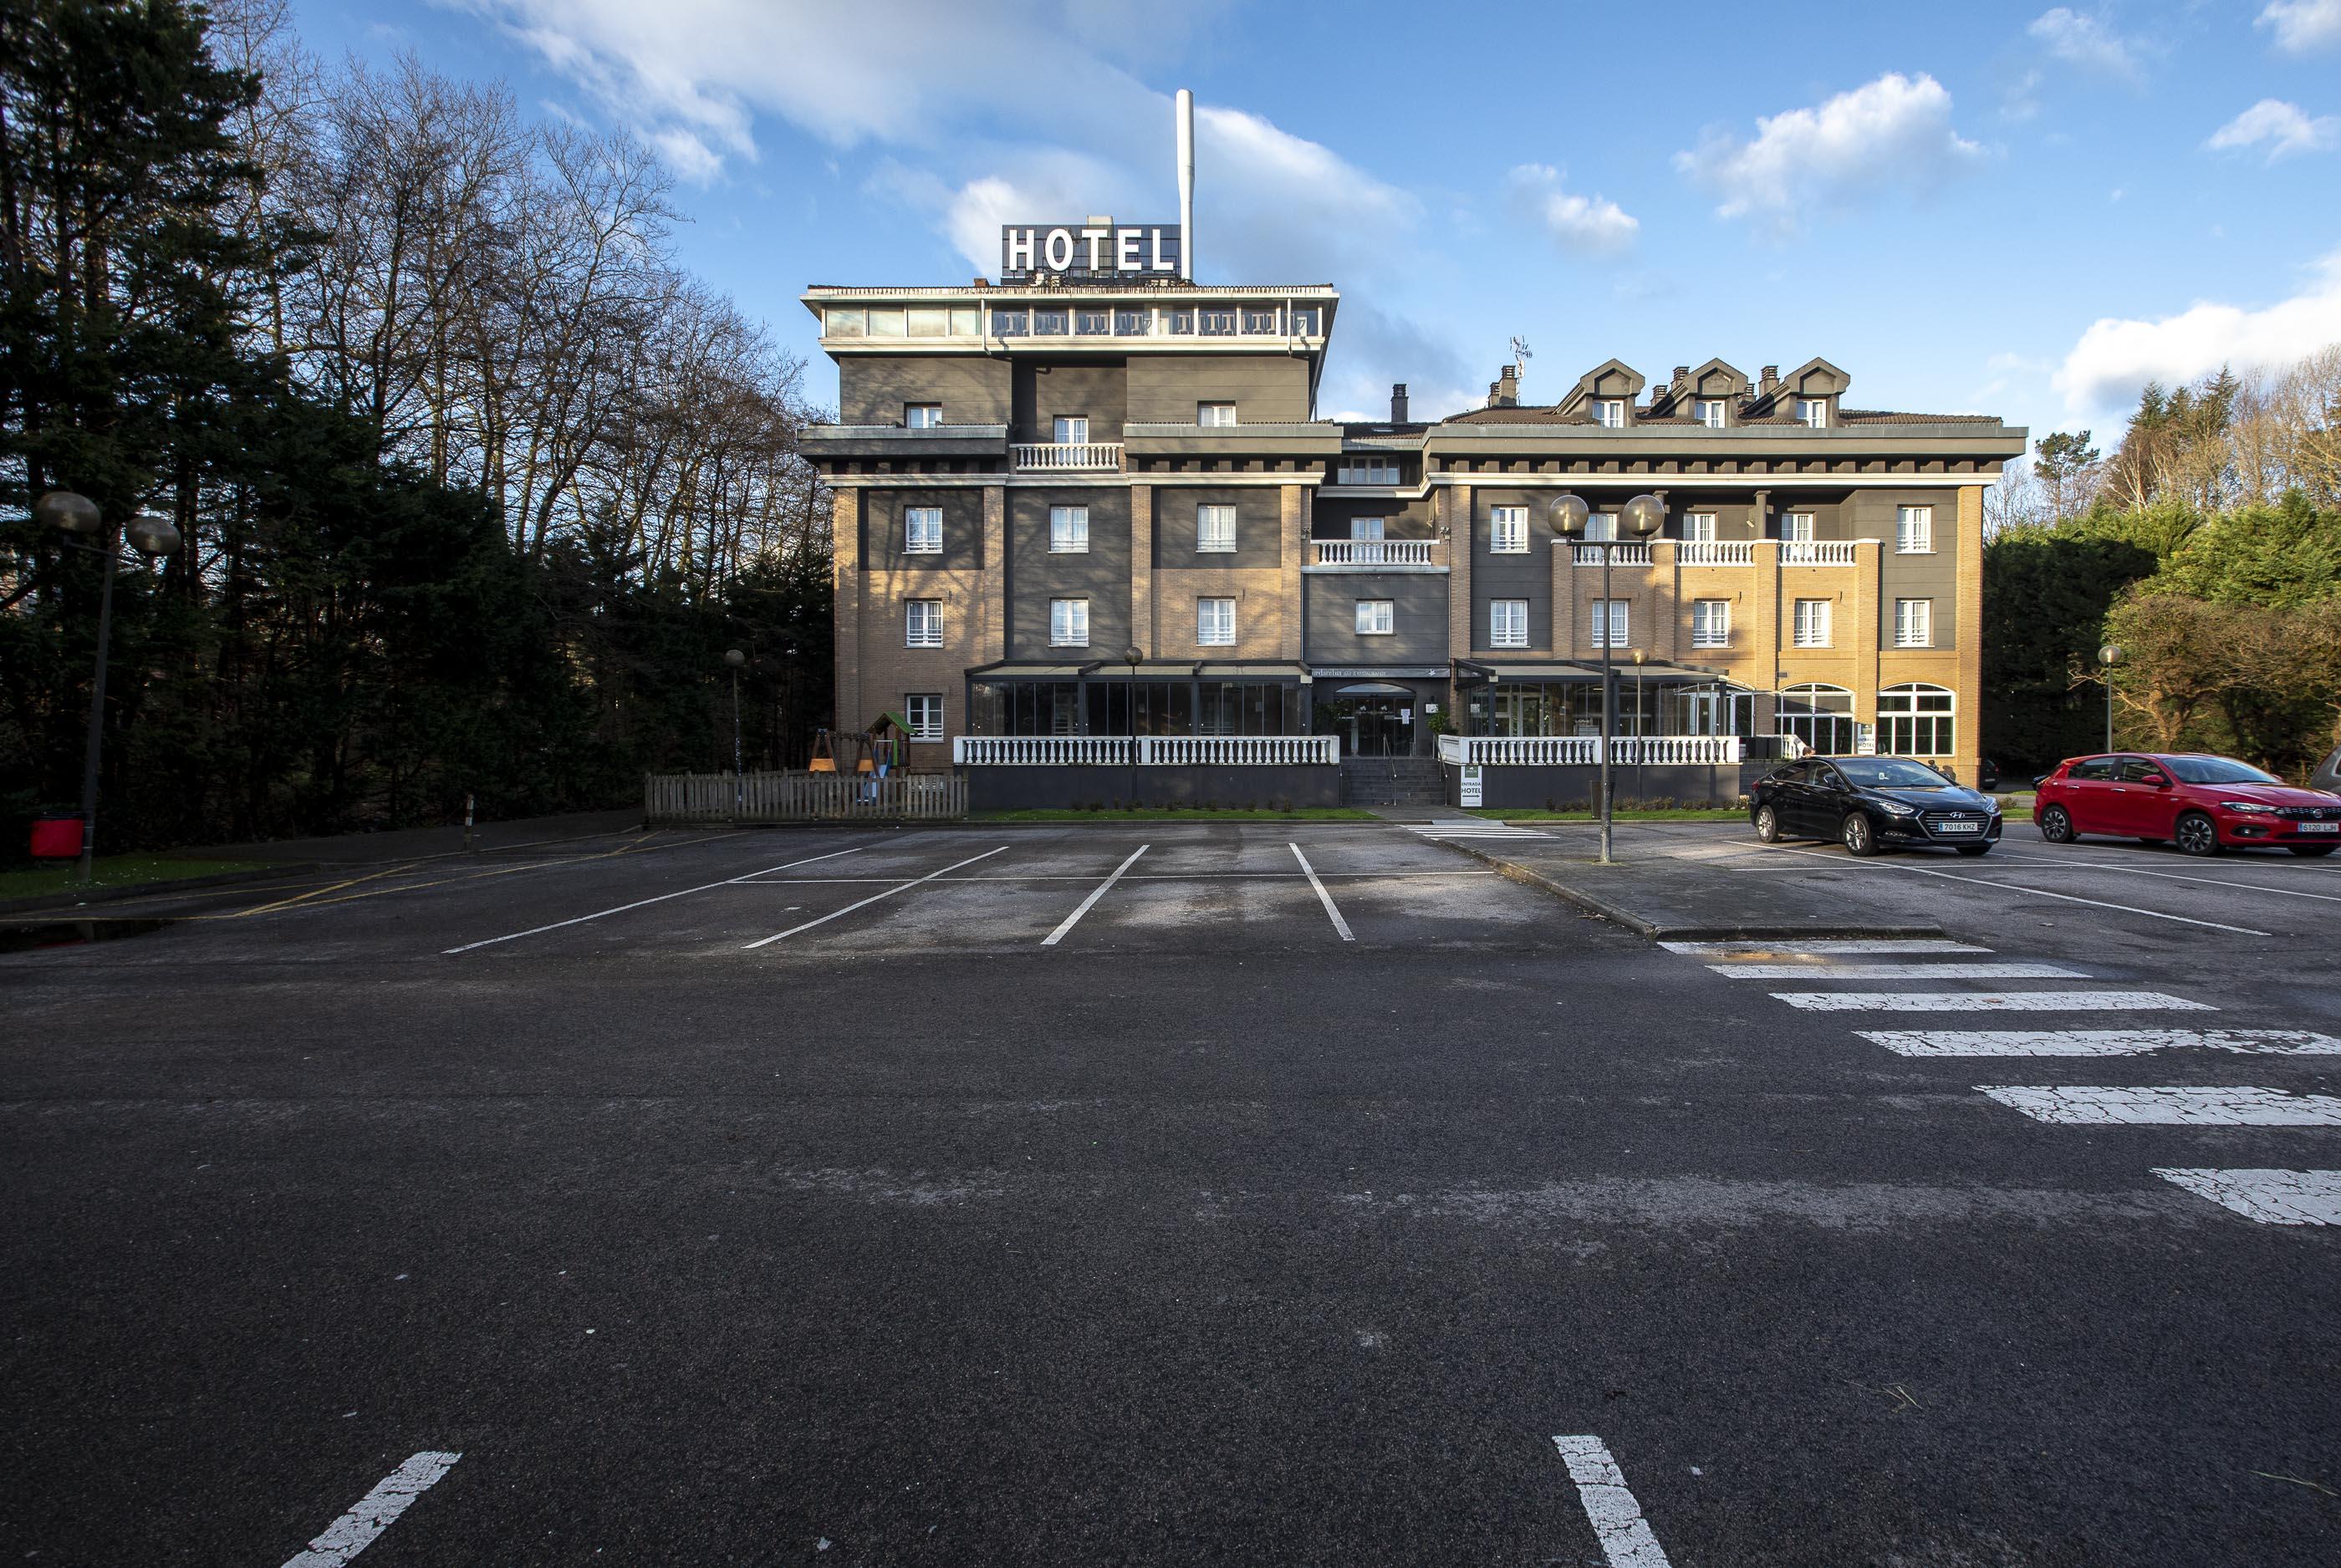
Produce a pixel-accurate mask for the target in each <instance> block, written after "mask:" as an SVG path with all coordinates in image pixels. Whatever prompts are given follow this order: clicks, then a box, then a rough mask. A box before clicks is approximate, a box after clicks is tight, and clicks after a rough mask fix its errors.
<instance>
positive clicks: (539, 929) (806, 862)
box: [440, 844, 870, 958]
mask: <svg viewBox="0 0 2341 1568" xmlns="http://www.w3.org/2000/svg"><path fill="white" fill-rule="evenodd" d="M868 848H870V846H869V845H867V844H856V845H855V846H854V847H853V848H852V849H832V850H831V851H830V852H829V853H828V854H826V855H812V856H808V857H807V858H804V859H802V860H791V861H789V862H787V864H785V865H780V866H767V867H765V868H763V869H762V870H761V871H749V872H745V873H743V874H742V875H740V876H737V877H726V878H724V879H723V880H722V881H721V882H702V883H701V884H700V885H699V886H698V887H696V888H683V889H682V891H681V892H676V893H661V894H660V895H659V896H658V897H657V898H637V899H635V900H634V901H633V903H631V904H621V905H619V906H618V907H617V908H614V909H599V910H596V911H595V912H593V914H591V915H580V916H578V917H577V918H575V919H573V920H555V921H553V924H551V925H550V926H533V927H531V928H529V929H527V930H525V931H514V932H513V933H512V934H511V935H510V936H504V937H490V938H487V939H486V940H484V941H479V942H466V943H464V944H463V946H462V947H460V948H442V949H441V950H440V956H441V957H442V958H444V957H446V956H448V955H450V954H453V953H468V952H470V951H471V950H472V949H473V948H493V947H494V946H495V945H496V944H497V943H498V942H517V941H519V940H520V939H521V938H523V937H536V936H542V935H543V933H545V932H547V931H558V930H559V929H561V928H563V926H582V925H583V924H585V922H586V921H588V920H599V919H601V918H603V916H606V915H623V914H624V913H625V912H626V911H627V910H629V909H640V908H647V907H648V906H650V905H652V904H663V903H665V902H666V901H667V900H668V899H669V898H687V897H689V896H690V895H691V894H693V893H704V892H707V891H709V890H710V889H712V888H732V887H737V886H738V885H739V884H741V883H742V882H748V881H752V880H754V879H755V878H758V877H769V876H771V875H772V873H773V872H775V871H786V870H788V869H790V868H792V867H796V866H810V865H812V863H813V862H814V861H815V860H834V859H836V858H838V857H839V856H840V855H859V854H860V853H862V850H864V849H868Z"/></svg>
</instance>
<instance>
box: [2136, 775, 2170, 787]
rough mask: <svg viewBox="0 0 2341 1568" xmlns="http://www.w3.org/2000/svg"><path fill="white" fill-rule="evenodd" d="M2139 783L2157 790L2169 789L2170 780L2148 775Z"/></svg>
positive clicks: (2161, 776) (2160, 776)
mask: <svg viewBox="0 0 2341 1568" xmlns="http://www.w3.org/2000/svg"><path fill="white" fill-rule="evenodd" d="M2140 782H2141V783H2146V784H2151V785H2153V786H2154V787H2155V788H2156V789H2169V788H2170V780H2169V779H2167V778H2165V777H2164V776H2163V775H2162V774H2159V773H2149V774H2147V776H2146V777H2145V778H2144V779H2141V780H2140Z"/></svg>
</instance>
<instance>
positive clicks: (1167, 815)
mask: <svg viewBox="0 0 2341 1568" xmlns="http://www.w3.org/2000/svg"><path fill="white" fill-rule="evenodd" d="M968 820H969V821H971V822H1371V821H1373V820H1375V817H1374V814H1373V813H1372V812H1370V811H1360V810H1358V809H1356V808H1355V807H1350V806H1300V807H1295V808H1294V809H1291V810H1290V811H1254V810H1227V811H1211V810H1206V809H1200V808H1198V807H1192V806H1188V807H1181V808H1180V809H1178V810H1175V811H1174V810H1171V809H1169V808H1167V807H1157V806H1146V807H1141V808H1140V809H1137V810H1135V811H1132V810H1118V811H1064V810H1054V809H1051V810H1037V809H1036V810H1030V811H974V812H971V813H969V815H968Z"/></svg>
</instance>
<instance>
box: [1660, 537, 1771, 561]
mask: <svg viewBox="0 0 2341 1568" xmlns="http://www.w3.org/2000/svg"><path fill="white" fill-rule="evenodd" d="M1675 564H1676V565H1678V566H1753V565H1755V564H1756V541H1754V540H1750V539H1686V540H1684V541H1682V542H1681V543H1679V544H1678V545H1676V546H1675Z"/></svg>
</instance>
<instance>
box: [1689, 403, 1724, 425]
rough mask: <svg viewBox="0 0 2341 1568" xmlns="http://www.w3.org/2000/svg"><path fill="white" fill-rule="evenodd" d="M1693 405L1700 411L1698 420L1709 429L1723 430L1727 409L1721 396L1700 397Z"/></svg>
mask: <svg viewBox="0 0 2341 1568" xmlns="http://www.w3.org/2000/svg"><path fill="white" fill-rule="evenodd" d="M1692 406H1693V408H1694V409H1695V410H1696V412H1698V422H1699V423H1700V424H1702V425H1704V426H1706V427H1707V428H1708V430H1721V429H1722V428H1723V421H1724V416H1725V411H1724V407H1723V400H1722V399H1721V398H1719V397H1716V398H1708V397H1703V398H1698V399H1696V400H1694V402H1693V404H1692Z"/></svg>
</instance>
